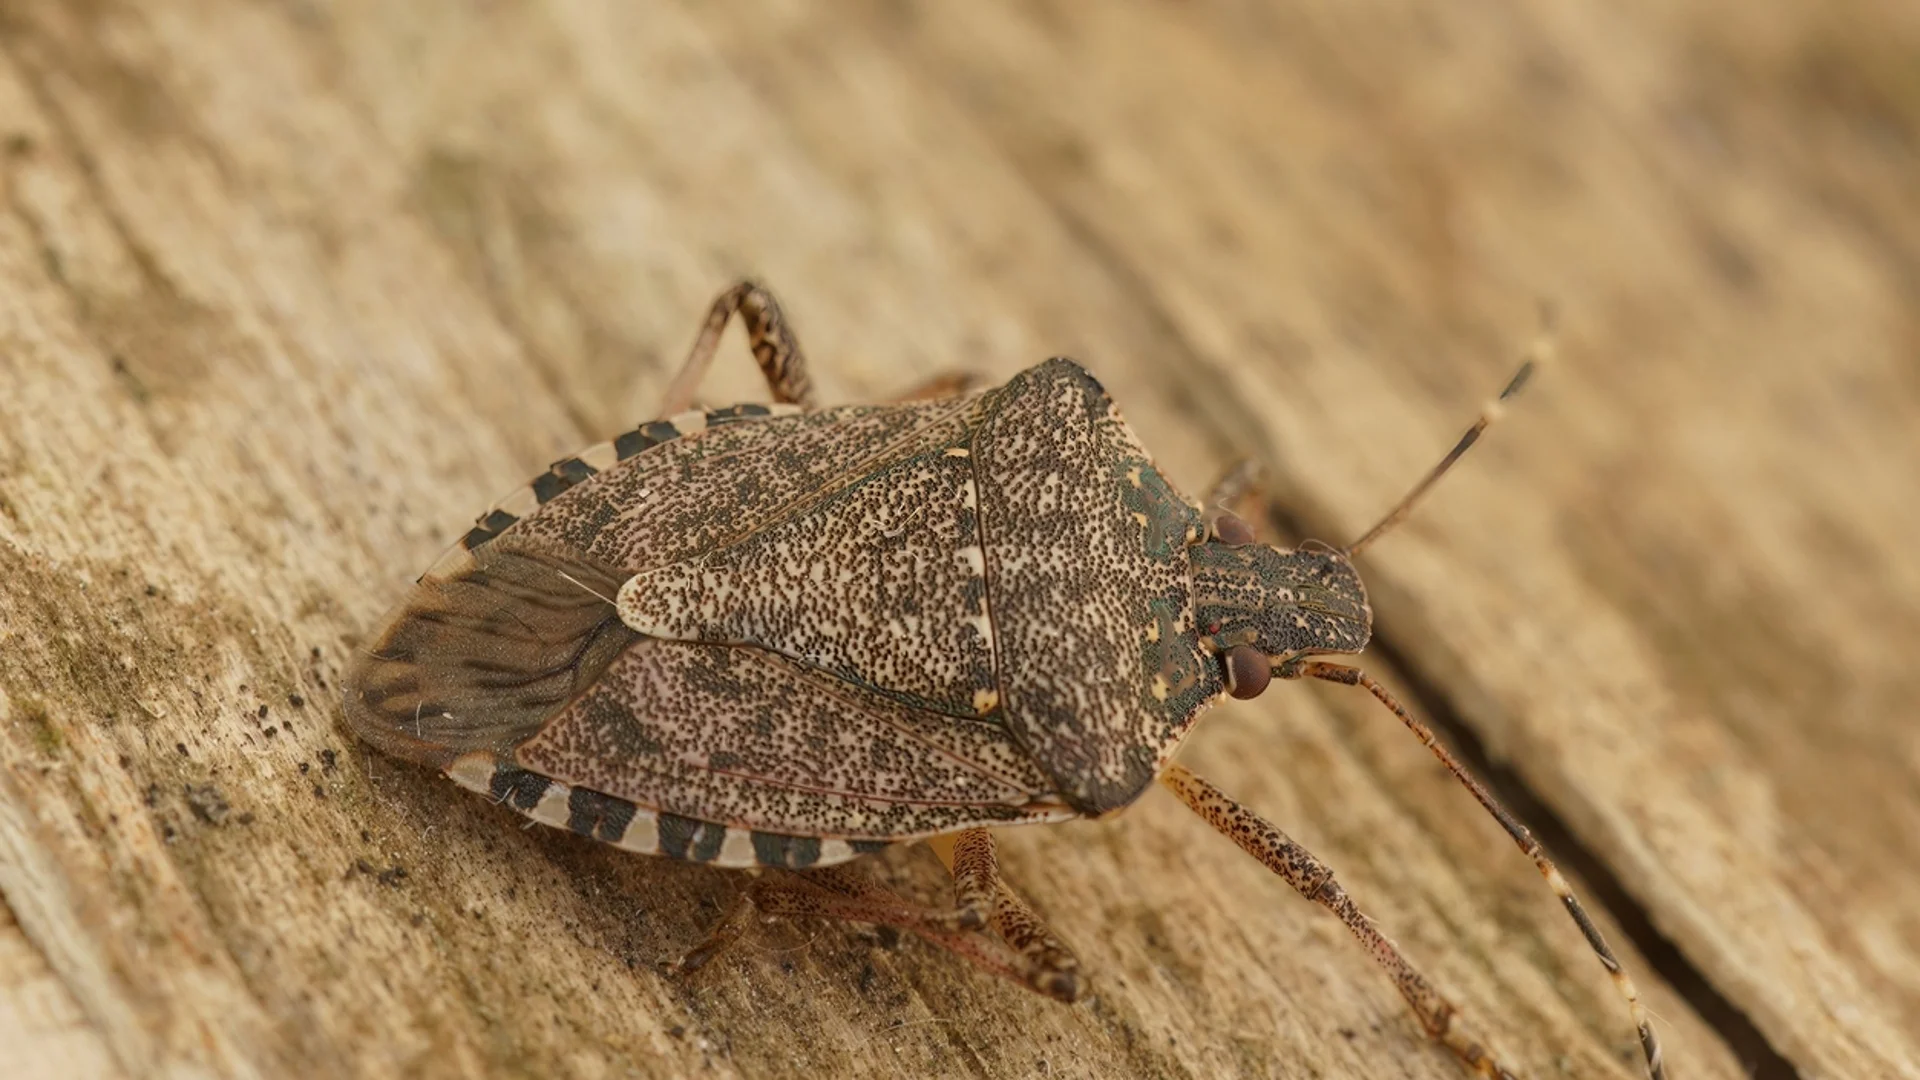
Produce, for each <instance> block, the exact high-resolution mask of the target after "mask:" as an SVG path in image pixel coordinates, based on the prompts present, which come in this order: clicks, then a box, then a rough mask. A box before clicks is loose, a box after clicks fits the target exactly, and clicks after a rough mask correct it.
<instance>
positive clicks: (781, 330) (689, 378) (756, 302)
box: [659, 281, 817, 416]
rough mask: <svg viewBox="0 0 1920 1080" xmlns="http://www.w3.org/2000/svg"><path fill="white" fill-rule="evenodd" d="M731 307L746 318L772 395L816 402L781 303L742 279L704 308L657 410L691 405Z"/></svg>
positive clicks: (805, 403)
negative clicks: (695, 334) (696, 332)
mask: <svg viewBox="0 0 1920 1080" xmlns="http://www.w3.org/2000/svg"><path fill="white" fill-rule="evenodd" d="M736 313H737V314H738V315H739V316H740V320H741V322H743V323H745V324H746V328H747V343H748V344H749V345H750V346H752V348H753V358H754V360H756V361H757V362H758V363H759V364H760V374H761V375H763V376H765V377H766V380H767V389H768V390H769V391H771V392H772V393H773V399H774V400H775V401H781V402H788V403H791V404H794V405H798V406H800V407H801V408H804V409H811V408H814V407H815V406H816V405H817V402H816V401H815V400H814V396H813V381H812V380H811V379H809V378H808V377H807V359H806V356H805V354H803V353H802V352H801V351H800V342H799V341H798V340H796V339H795V338H794V336H793V331H792V330H790V329H788V327H787V320H786V318H785V316H783V315H782V314H781V313H780V305H779V304H778V303H776V302H775V301H774V299H773V294H772V293H770V292H768V291H767V290H765V289H763V288H761V287H760V286H759V285H758V284H755V283H754V282H751V281H742V282H740V283H739V284H737V285H735V286H734V287H733V288H731V289H728V290H727V291H726V292H723V293H721V294H720V297H719V298H718V299H716V300H715V301H714V302H713V307H712V308H710V309H708V311H707V321H706V322H705V323H703V324H702V325H701V327H700V336H699V337H697V338H695V339H694V342H693V348H692V349H690V350H688V352H687V359H686V362H685V363H683V364H681V365H680V373H679V374H678V375H675V376H674V377H673V382H671V383H669V384H668V385H667V392H666V393H665V395H663V397H662V400H661V402H660V411H659V415H661V416H672V415H673V414H674V413H677V412H681V411H684V410H685V409H688V408H690V407H691V406H692V405H693V398H694V394H695V393H696V392H698V391H699V389H700V380H701V379H702V378H703V377H705V375H706V373H707V368H708V367H709V366H711V365H712V363H713V354H714V352H715V351H716V350H718V349H719V347H720V335H721V334H723V333H725V332H726V329H727V323H728V322H729V321H731V320H732V318H733V316H734V315H735V314H736Z"/></svg>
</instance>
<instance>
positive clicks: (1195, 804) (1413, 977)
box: [1160, 763, 1514, 1080]
mask: <svg viewBox="0 0 1920 1080" xmlns="http://www.w3.org/2000/svg"><path fill="white" fill-rule="evenodd" d="M1160 782H1161V783H1162V784H1165V785H1166V786H1167V788H1168V789H1170V790H1171V791H1172V792H1173V793H1174V794H1175V795H1178V796H1179V797H1180V801H1181V802H1184V803H1186V804H1187V806H1188V807H1189V808H1191V809H1192V810H1193V812H1194V813H1196V814H1199V815H1200V816H1201V817H1202V818H1204V819H1206V822H1207V824H1209V825H1211V826H1213V827H1214V828H1215V829H1216V830H1218V831H1219V832H1220V833H1221V834H1222V835H1223V836H1225V837H1226V838H1227V839H1229V840H1232V841H1233V842H1234V843H1236V844H1239V845H1240V848H1241V850H1243V851H1245V852H1246V853H1247V854H1249V855H1251V856H1253V857H1254V858H1256V859H1259V860H1260V861H1261V862H1262V863H1264V864H1266V867H1267V869H1269V870H1272V871H1273V872H1274V873H1276V874H1279V875H1280V876H1281V877H1282V878H1284V879H1285V880H1286V882H1287V884H1289V885H1291V886H1293V887H1294V889H1295V891H1297V892H1299V894H1300V895H1301V896H1304V897H1306V898H1307V899H1309V900H1311V901H1313V902H1314V903H1316V904H1319V905H1320V906H1321V907H1323V908H1326V909H1327V910H1328V911H1331V912H1333V913H1334V915H1336V916H1338V917H1339V919H1340V921H1341V922H1343V923H1345V924H1346V927H1347V929H1348V930H1350V931H1352V932H1353V936H1354V937H1356V938H1359V939H1360V944H1361V945H1363V946H1365V947H1366V950H1367V952H1368V953H1370V954H1371V955H1372V956H1373V959H1374V962H1375V963H1377V964H1379V965H1380V966H1381V967H1382V968H1384V969H1386V972H1387V975H1388V977H1389V978H1391V979H1392V980H1393V984H1394V986H1396V987H1398V988H1399V990H1400V996H1401V997H1404V998H1406V999H1407V1004H1409V1005H1411V1006H1413V1012H1414V1015H1416V1016H1418V1017H1419V1018H1420V1026H1422V1027H1424V1028H1426V1029H1427V1034H1429V1035H1431V1036H1433V1037H1434V1038H1435V1039H1438V1040H1439V1041H1440V1042H1441V1043H1443V1044H1444V1045H1445V1046H1446V1047H1447V1049H1449V1050H1451V1051H1453V1052H1454V1054H1455V1055H1457V1056H1458V1057H1459V1058H1460V1060H1461V1061H1462V1062H1464V1063H1465V1064H1466V1066H1467V1067H1468V1068H1470V1069H1472V1070H1473V1071H1474V1072H1476V1073H1478V1074H1480V1075H1481V1076H1485V1077H1490V1078H1492V1080H1514V1075H1513V1073H1511V1072H1508V1071H1507V1070H1506V1069H1505V1068H1503V1067H1501V1065H1500V1064H1499V1063H1498V1062H1496V1061H1494V1060H1493V1056H1492V1055H1491V1054H1489V1053H1488V1052H1487V1051H1486V1049H1485V1048H1484V1047H1482V1046H1481V1045H1480V1043H1479V1041H1478V1040H1477V1039H1475V1038H1473V1037H1472V1036H1471V1035H1470V1034H1468V1032H1467V1031H1466V1030H1465V1027H1464V1025H1463V1024H1461V1023H1460V1018H1459V1014H1458V1012H1457V1011H1456V1010H1455V1009H1454V1007H1453V1004H1452V1003H1451V1002H1449V1001H1448V1000H1447V999H1446V998H1445V997H1442V996H1441V994H1440V992H1439V991H1438V990H1435V989H1434V988H1433V984H1432V983H1429V982H1428V981H1427V979H1426V976H1424V975H1422V974H1420V972H1419V971H1418V970H1416V969H1415V968H1414V966H1413V964H1412V963H1411V962H1409V961H1408V960H1407V958H1406V957H1404V956H1402V955H1401V954H1400V949H1399V947H1398V946H1396V945H1395V944H1394V943H1393V942H1391V941H1389V940H1387V938H1386V936H1385V935H1384V934H1382V933H1380V930H1379V928H1378V927H1376V926H1374V924H1373V920H1372V919H1369V918H1367V917H1366V916H1365V915H1363V914H1361V913H1360V909H1359V908H1358V907H1355V906H1354V903H1353V900H1352V898H1351V897H1349V896H1348V895H1347V891H1346V890H1345V889H1343V888H1341V887H1340V885H1339V883H1338V882H1336V881H1334V880H1333V870H1332V869H1330V868H1329V867H1328V866H1327V864H1325V863H1323V862H1321V861H1320V860H1319V859H1318V858H1316V857H1315V856H1314V854H1313V852H1311V851H1308V850H1307V849H1306V848H1303V847H1301V846H1300V845H1299V844H1297V843H1294V842H1293V840H1292V839H1290V838H1289V837H1288V836H1287V834H1286V833H1283V832H1281V831H1280V830H1279V829H1278V828H1277V827H1275V826H1274V825H1273V823H1272V822H1270V821H1267V820H1266V819H1265V818H1262V817H1261V816H1260V815H1258V814H1256V813H1254V812H1253V811H1251V810H1249V809H1247V808H1246V807H1244V806H1242V805H1240V804H1239V803H1237V802H1235V801H1233V799H1231V798H1229V797H1228V796H1227V794H1226V793H1225V792H1223V791H1221V790H1220V789H1219V788H1217V787H1214V786H1213V785H1212V784H1210V783H1208V782H1207V781H1205V780H1202V779H1201V778H1200V777H1198V776H1196V775H1194V773H1193V772H1192V771H1191V770H1189V769H1188V768H1187V767H1186V766H1184V765H1180V764H1177V763H1176V764H1172V765H1169V766H1167V768H1166V770H1165V771H1164V772H1162V773H1161V774H1160Z"/></svg>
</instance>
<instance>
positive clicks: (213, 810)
mask: <svg viewBox="0 0 1920 1080" xmlns="http://www.w3.org/2000/svg"><path fill="white" fill-rule="evenodd" d="M186 796H187V809H189V810H191V811H193V816H194V817H197V818H199V819H200V820H201V821H204V822H206V823H207V824H209V825H224V824H226V821H227V812H228V807H227V797H226V796H225V795H223V794H221V793H220V789H219V788H217V787H215V786H214V785H212V784H203V785H198V786H196V785H194V784H188V785H186Z"/></svg>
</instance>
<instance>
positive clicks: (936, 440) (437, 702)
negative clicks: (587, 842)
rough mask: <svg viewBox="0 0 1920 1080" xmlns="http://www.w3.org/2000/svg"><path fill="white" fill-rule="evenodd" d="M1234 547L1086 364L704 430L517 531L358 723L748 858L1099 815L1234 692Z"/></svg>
mask: <svg viewBox="0 0 1920 1080" xmlns="http://www.w3.org/2000/svg"><path fill="white" fill-rule="evenodd" d="M1203 531H1204V530H1203V525H1202V520H1201V517H1200V514H1199V512H1198V510H1197V509H1196V508H1195V507H1193V506H1192V505H1190V504H1189V503H1188V502H1187V501H1186V500H1185V499H1183V498H1182V497H1181V496H1180V495H1178V494H1177V493H1176V492H1175V491H1174V490H1173V489H1172V488H1171V487H1170V486H1169V485H1168V484H1167V482H1166V481H1165V480H1164V479H1163V478H1162V477H1161V476H1160V474H1159V472H1158V471H1157V470H1156V469H1155V468H1154V466H1153V463H1152V462H1151V460H1150V459H1149V458H1148V456H1147V453H1146V451H1145V450H1144V449H1143V448H1142V447H1141V446H1140V444H1139V442H1138V440H1137V439H1136V438H1135V437H1134V435H1133V433H1132V431H1131V430H1129V429H1128V427H1127V425H1126V423H1125V421H1124V420H1122V419H1121V417H1120V415H1119V413H1118V411H1117V410H1116V409H1115V407H1114V405H1113V402H1112V400H1111V399H1110V398H1109V397H1108V396H1107V394H1106V393H1105V391H1104V390H1103V389H1102V388H1101V386H1100V385H1099V383H1098V382H1097V381H1096V380H1095V379H1094V378H1093V377H1092V376H1091V375H1090V374H1088V373H1087V372H1086V371H1085V370H1084V369H1082V368H1080V367H1079V366H1078V365H1075V364H1073V363H1071V362H1070V361H1065V360H1054V361H1050V362H1048V363H1046V364H1042V365H1040V366H1038V367H1036V368H1032V369H1030V370H1028V371H1026V372H1023V373H1021V374H1020V375H1018V376H1016V377H1015V378H1014V379H1013V380H1011V381H1010V382H1008V383H1006V384H1005V385H1003V386H1000V387H998V388H995V389H993V390H989V391H986V392H984V393H981V394H976V395H972V396H966V397H960V398H949V399H945V400H940V401H933V402H918V403H911V404H902V405H893V406H857V407H848V408H837V409H827V410H822V411H817V412H799V411H796V410H790V409H785V408H783V407H779V406H773V407H767V406H739V407H736V408H733V409H728V410H721V411H719V412H709V413H690V414H685V415H683V416H680V417H675V418H672V419H671V420H669V421H659V422H655V423H652V424H648V425H644V426H642V427H641V428H639V429H636V430H635V431H632V432H628V433H627V434H625V435H623V436H621V437H620V438H619V439H616V440H615V441H614V442H612V443H608V444H603V445H602V446H599V447H596V448H594V449H592V450H589V451H587V452H586V453H583V454H582V455H580V456H579V457H578V458H573V459H568V460H567V461H563V462H560V463H559V464H557V465H555V466H554V468H553V469H552V470H551V471H550V472H549V473H548V474H547V475H546V476H543V477H541V478H540V479H539V480H538V481H536V482H535V483H534V484H533V485H531V486H530V487H529V488H528V489H527V490H526V491H524V492H522V493H520V495H518V496H517V497H516V498H515V499H512V500H508V501H507V502H505V503H503V504H502V506H501V507H500V508H498V509H496V510H495V511H493V512H491V513H490V514H488V515H487V516H486V517H484V518H483V519H482V520H481V523H480V525H479V526H477V527H476V528H475V529H474V531H473V532H471V533H469V534H468V535H467V537H466V538H465V539H464V540H463V541H462V542H461V543H460V545H458V546H456V547H455V548H454V549H453V550H451V551H450V552H449V553H448V554H447V555H446V556H445V557H443V558H442V559H441V560H440V561H439V562H438V563H437V564H436V565H435V566H434V568H433V569H432V570H430V571H429V572H428V573H427V574H426V575H425V576H424V577H423V578H422V579H421V580H420V583H419V585H418V587H417V588H416V589H415V590H414V592H413V594H412V595H411V596H410V597H409V598H408V599H407V601H406V602H405V603H404V604H402V605H401V607H400V608H399V609H398V610H397V611H396V612H394V614H393V615H392V616H391V617H390V618H389V621H388V622H387V624H386V626H385V627H384V628H383V630H382V631H381V632H380V634H379V635H378V636H377V638H376V639H375V640H374V641H373V642H372V643H371V644H370V646H369V648H368V650H367V651H366V653H365V656H364V659H363V660H362V661H361V663H360V664H359V666H358V667H357V668H356V669H355V671H354V672H353V674H352V675H351V677H350V682H349V686H348V693H347V715H348V719H349V721H350V723H351V724H352V725H353V727H354V728H355V729H356V731H357V732H358V733H359V734H360V735H361V736H362V737H364V738H366V739H368V740H369V741H371V742H373V743H374V744H376V745H378V746H380V747H381V748H383V749H385V750H387V751H388V752H390V753H394V754H397V755H399V756H402V757H407V758H411V759H413V760H417V761H421V762H425V763H429V764H432V765H434V766H436V767H439V768H442V769H444V770H446V771H447V772H448V773H449V774H450V775H452V776H453V777H454V779H456V780H457V781H459V782H461V783H462V784H465V785H466V786H469V787H473V788H476V789H479V790H482V791H486V792H488V793H490V794H492V795H493V796H495V797H496V798H502V799H506V800H508V801H510V802H512V803H513V804H514V805H515V806H516V807H517V808H519V809H521V810H522V811H524V812H526V813H528V814H530V815H531V816H533V817H535V818H537V819H539V820H542V821H546V822H548V823H550V824H554V825H558V826H562V827H568V828H572V829H574V830H575V831H578V832H581V833H584V834H587V835H591V836H595V837H598V838H600V839H603V840H607V841H610V842H613V843H616V844H620V845H621V846H624V847H628V848H631V849H634V850H639V851H646V852H658V853H664V854H668V855H674V856H679V857H683V858H693V859H701V860H706V861H712V862H717V863H720V864H722V865H742V866H747V865H776V866H788V867H799V866H812V865H825V864H828V863H832V862H836V861H841V860H844V859H847V858H851V857H853V856H854V855H856V854H858V853H860V852H862V851H864V850H869V849H871V848H874V847H878V846H882V845H884V844H886V843H890V842H894V841H899V840H906V839H912V838H918V837H924V836H929V835H934V834H938V833H945V832H951V831H955V830H959V829H963V828H967V827H969V826H974V825H983V824H1012V823H1023V822H1037V821H1051V820H1060V819H1062V818H1067V817H1074V816H1082V815H1097V814H1101V813H1105V812H1108V811H1111V810H1114V809H1117V808H1119V807H1122V806H1125V805H1127V804H1128V803H1130V802H1132V801H1133V800H1134V799H1135V798H1137V797H1138V796H1139V794H1140V793H1141V792H1142V791H1143V790H1144V789H1145V788H1146V786H1147V785H1148V784H1149V783H1151V782H1152V780H1153V778H1154V776H1155V774H1156V772H1157V771H1158V770H1159V768H1160V766H1161V765H1162V764H1163V763H1164V762H1165V761H1166V759H1167V757H1168V755H1170V754H1171V752H1172V750H1173V748H1174V747H1175V746H1177V745H1178V743H1179V741H1180V739H1181V737H1182V736H1183V735H1184V734H1185V732H1186V730H1187V728H1188V727H1189V725H1190V724H1191V723H1192V721H1193V719H1194V717H1195V716H1196V715H1197V714H1198V713H1199V711H1200V710H1201V708H1203V707H1204V706H1205V704H1206V703H1207V702H1209V701H1211V700H1212V699H1214V698H1215V697H1217V696H1218V695H1219V694H1220V693H1221V692H1222V689H1223V686H1222V678H1221V674H1220V667H1219V663H1218V660H1217V659H1216V658H1215V657H1213V656H1212V655H1211V654H1210V653H1209V652H1207V651H1205V650H1204V649H1203V648H1202V645H1201V643H1200V641H1199V638H1198V636H1197V635H1196V632H1195V628H1194V626H1193V621H1192V611H1193V604H1192V596H1191V591H1192V572H1191V568H1190V566H1189V559H1188V551H1189V548H1190V547H1191V546H1192V545H1193V544H1195V543H1197V542H1199V541H1200V540H1201V539H1202V534H1203Z"/></svg>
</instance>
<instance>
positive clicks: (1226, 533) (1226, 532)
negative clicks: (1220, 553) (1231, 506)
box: [1213, 514, 1255, 547]
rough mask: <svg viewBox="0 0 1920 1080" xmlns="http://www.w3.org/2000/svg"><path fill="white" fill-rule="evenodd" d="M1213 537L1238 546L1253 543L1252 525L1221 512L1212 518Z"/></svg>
mask: <svg viewBox="0 0 1920 1080" xmlns="http://www.w3.org/2000/svg"><path fill="white" fill-rule="evenodd" d="M1213 538H1214V539H1215V540H1218V541H1220V542H1221V543H1223V544H1232V545H1234V546H1236V547H1237V546H1239V545H1241V544H1251V543H1253V541H1254V539H1255V537H1254V535H1253V526H1251V525H1249V524H1247V523H1246V522H1244V521H1242V520H1240V519H1239V518H1237V517H1235V516H1233V515H1232V514H1221V515H1220V516H1219V517H1217V518H1214V519H1213Z"/></svg>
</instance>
